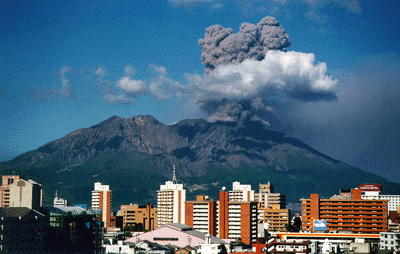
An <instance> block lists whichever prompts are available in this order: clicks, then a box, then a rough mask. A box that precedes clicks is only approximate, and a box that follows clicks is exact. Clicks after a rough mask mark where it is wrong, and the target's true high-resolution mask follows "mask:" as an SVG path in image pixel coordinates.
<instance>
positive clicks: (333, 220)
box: [300, 189, 388, 234]
mask: <svg viewBox="0 0 400 254" xmlns="http://www.w3.org/2000/svg"><path fill="white" fill-rule="evenodd" d="M300 201H301V214H302V230H308V231H311V232H314V225H313V223H314V220H326V230H327V231H352V232H353V233H375V234H376V233H379V232H387V231H388V200H364V199H361V190H360V189H353V190H351V191H343V190H341V193H340V195H335V196H333V197H332V198H330V199H320V198H319V195H318V194H311V195H310V199H300Z"/></svg>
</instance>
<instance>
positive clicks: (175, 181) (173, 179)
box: [172, 165, 178, 184]
mask: <svg viewBox="0 0 400 254" xmlns="http://www.w3.org/2000/svg"><path fill="white" fill-rule="evenodd" d="M173 168H174V170H173V172H172V182H173V183H174V184H176V183H177V182H178V181H177V180H176V175H175V165H174V166H173Z"/></svg>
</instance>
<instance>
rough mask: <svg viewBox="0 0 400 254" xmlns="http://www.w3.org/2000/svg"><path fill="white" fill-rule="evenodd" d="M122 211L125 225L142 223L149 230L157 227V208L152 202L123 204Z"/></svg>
mask: <svg viewBox="0 0 400 254" xmlns="http://www.w3.org/2000/svg"><path fill="white" fill-rule="evenodd" d="M120 213H121V215H122V217H123V227H125V226H136V225H138V224H141V225H142V227H143V228H144V229H146V230H149V231H151V230H154V229H155V228H156V227H157V209H156V208H154V207H153V205H151V204H147V205H137V204H134V205H122V206H121V209H120Z"/></svg>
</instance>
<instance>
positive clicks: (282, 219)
mask: <svg viewBox="0 0 400 254" xmlns="http://www.w3.org/2000/svg"><path fill="white" fill-rule="evenodd" d="M259 211H260V208H259ZM260 217H261V218H262V222H263V223H264V225H266V226H265V228H266V229H267V230H268V231H280V232H284V231H287V226H289V225H290V210H289V209H281V207H280V205H278V204H275V205H273V206H272V207H271V208H264V209H262V210H261V214H259V218H260Z"/></svg>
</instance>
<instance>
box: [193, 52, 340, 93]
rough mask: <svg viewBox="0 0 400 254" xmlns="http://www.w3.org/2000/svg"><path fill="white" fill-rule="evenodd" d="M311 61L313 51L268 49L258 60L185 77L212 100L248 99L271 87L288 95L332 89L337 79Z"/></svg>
mask: <svg viewBox="0 0 400 254" xmlns="http://www.w3.org/2000/svg"><path fill="white" fill-rule="evenodd" d="M314 61H315V57H314V54H306V53H301V52H293V51H290V52H283V51H275V50H269V51H268V52H267V53H266V56H265V59H264V60H262V61H256V60H245V61H243V62H242V63H239V64H231V65H223V66H219V67H217V68H216V69H215V70H214V71H212V72H210V73H209V74H208V75H206V76H204V77H202V76H199V75H193V76H188V82H189V84H190V86H194V87H196V89H197V90H198V92H199V94H200V96H201V97H207V98H215V99H217V98H228V99H252V98H254V97H256V96H263V95H268V92H269V91H271V90H278V91H281V92H284V93H287V94H291V95H294V94H296V93H304V92H305V93H310V94H313V93H315V94H321V93H326V92H328V93H329V92H333V91H334V89H335V86H336V83H337V80H335V79H333V78H332V77H330V76H328V75H327V74H326V72H327V68H326V64H325V63H314ZM310 100H312V99H311V98H310Z"/></svg>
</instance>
